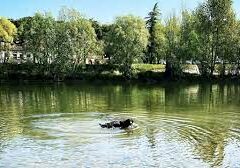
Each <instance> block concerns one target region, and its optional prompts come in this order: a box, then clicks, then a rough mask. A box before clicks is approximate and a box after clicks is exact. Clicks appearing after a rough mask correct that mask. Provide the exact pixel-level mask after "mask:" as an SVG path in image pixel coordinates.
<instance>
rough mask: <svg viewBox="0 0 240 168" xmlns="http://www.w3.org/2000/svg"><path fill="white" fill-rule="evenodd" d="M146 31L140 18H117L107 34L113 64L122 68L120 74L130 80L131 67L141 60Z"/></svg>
mask: <svg viewBox="0 0 240 168" xmlns="http://www.w3.org/2000/svg"><path fill="white" fill-rule="evenodd" d="M148 36H149V35H148V30H147V29H146V27H145V22H144V20H143V19H141V18H140V17H135V16H132V15H129V16H123V17H117V18H116V20H115V22H114V24H113V25H112V27H111V30H110V31H109V33H108V37H107V38H106V42H107V45H108V48H109V50H110V51H109V52H110V53H111V56H112V61H113V63H116V64H120V65H121V66H122V69H121V71H122V73H123V75H124V76H125V77H127V78H130V77H131V75H132V68H131V65H132V64H133V63H134V62H135V61H138V60H140V59H141V58H142V56H143V52H144V51H145V50H146V47H147V43H148Z"/></svg>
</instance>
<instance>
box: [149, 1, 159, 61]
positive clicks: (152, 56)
mask: <svg viewBox="0 0 240 168" xmlns="http://www.w3.org/2000/svg"><path fill="white" fill-rule="evenodd" d="M159 17H160V10H159V8H158V3H156V4H155V5H154V7H153V10H152V11H151V12H149V14H148V17H147V18H146V19H147V21H146V24H147V28H148V31H149V34H150V36H149V42H148V46H147V53H146V58H145V61H146V62H147V63H150V64H152V63H154V61H155V60H156V55H157V49H156V46H157V44H156V43H157V40H156V38H157V37H156V36H157V35H156V26H157V24H158V22H159Z"/></svg>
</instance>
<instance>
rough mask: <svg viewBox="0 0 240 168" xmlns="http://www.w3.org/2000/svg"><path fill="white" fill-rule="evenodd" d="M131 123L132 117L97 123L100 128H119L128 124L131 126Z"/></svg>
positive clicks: (126, 126) (123, 127)
mask: <svg viewBox="0 0 240 168" xmlns="http://www.w3.org/2000/svg"><path fill="white" fill-rule="evenodd" d="M132 124H133V120H132V119H127V120H124V121H112V122H109V123H105V124H99V125H100V126H101V127H102V128H120V129H125V128H128V127H129V126H131V125H132Z"/></svg>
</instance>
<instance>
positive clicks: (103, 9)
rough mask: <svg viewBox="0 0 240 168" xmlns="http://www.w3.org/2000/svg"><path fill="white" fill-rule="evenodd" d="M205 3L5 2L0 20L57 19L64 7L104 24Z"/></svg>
mask: <svg viewBox="0 0 240 168" xmlns="http://www.w3.org/2000/svg"><path fill="white" fill-rule="evenodd" d="M203 1H204V0H2V1H1V3H0V16H4V17H7V18H13V19H18V18H21V17H25V16H32V15H34V13H36V12H51V13H52V14H53V16H55V17H57V16H58V11H59V10H60V9H61V8H62V7H63V6H66V7H69V8H75V9H77V10H79V12H80V13H81V14H83V15H84V16H86V17H87V18H94V19H95V20H97V21H100V22H102V23H111V22H112V21H113V20H114V18H115V17H116V16H121V15H127V14H133V15H137V16H140V17H143V18H144V17H146V15H147V13H148V12H149V11H150V10H151V9H152V8H153V6H154V4H155V3H156V2H158V3H159V8H160V10H161V13H162V18H163V19H164V18H167V16H169V15H171V14H173V13H175V14H177V15H178V14H179V12H180V11H181V9H183V8H184V9H194V8H195V7H197V5H198V4H199V3H201V2H203ZM234 9H235V11H236V13H237V16H238V17H240V0H234Z"/></svg>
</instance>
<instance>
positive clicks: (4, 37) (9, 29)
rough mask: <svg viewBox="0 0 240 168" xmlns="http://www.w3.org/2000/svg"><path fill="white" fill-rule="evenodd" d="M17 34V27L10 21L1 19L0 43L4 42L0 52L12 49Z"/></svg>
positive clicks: (0, 46) (0, 45)
mask: <svg viewBox="0 0 240 168" xmlns="http://www.w3.org/2000/svg"><path fill="white" fill-rule="evenodd" d="M16 33H17V28H16V26H15V25H14V24H13V23H12V22H10V21H9V20H8V19H6V18H3V17H0V42H4V44H2V43H1V44H0V51H1V50H8V49H10V48H11V44H12V43H13V39H14V37H15V35H16Z"/></svg>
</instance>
